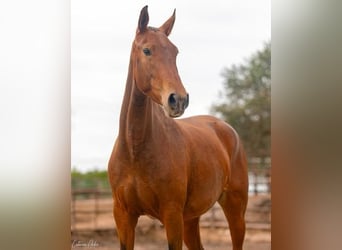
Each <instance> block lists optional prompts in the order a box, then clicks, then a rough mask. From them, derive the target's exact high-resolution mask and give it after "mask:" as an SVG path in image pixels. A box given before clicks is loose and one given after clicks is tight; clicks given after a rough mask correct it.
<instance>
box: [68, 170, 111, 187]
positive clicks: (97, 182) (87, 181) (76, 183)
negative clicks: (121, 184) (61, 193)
mask: <svg viewBox="0 0 342 250" xmlns="http://www.w3.org/2000/svg"><path fill="white" fill-rule="evenodd" d="M71 187H72V188H74V189H78V188H101V189H108V188H109V187H110V185H109V181H108V176H107V171H106V170H103V171H99V170H92V171H88V172H86V173H81V172H80V171H78V170H77V169H76V168H74V169H72V170H71Z"/></svg>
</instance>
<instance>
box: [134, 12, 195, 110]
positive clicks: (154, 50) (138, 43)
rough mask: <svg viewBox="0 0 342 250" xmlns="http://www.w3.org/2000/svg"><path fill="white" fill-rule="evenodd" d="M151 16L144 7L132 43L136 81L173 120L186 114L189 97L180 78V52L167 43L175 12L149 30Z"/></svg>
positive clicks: (140, 88)
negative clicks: (178, 65)
mask: <svg viewBox="0 0 342 250" xmlns="http://www.w3.org/2000/svg"><path fill="white" fill-rule="evenodd" d="M148 21H149V16H148V12H147V6H145V7H144V8H143V9H142V10H141V12H140V17H139V23H138V28H137V32H136V37H135V40H134V43H133V51H132V53H133V54H132V55H133V57H132V59H133V62H132V63H133V73H134V81H135V84H136V86H137V87H138V89H139V90H140V91H141V92H143V93H144V94H145V95H147V96H149V97H150V98H151V99H152V100H153V101H154V102H156V103H158V104H160V105H162V106H163V108H164V110H165V112H166V113H167V114H168V115H169V116H170V117H178V116H181V115H182V114H183V113H184V110H185V109H186V108H187V106H188V104H189V95H188V94H187V92H186V91H185V89H184V86H183V84H182V81H181V79H180V77H179V75H178V70H177V66H176V56H177V54H178V49H177V47H176V46H175V45H173V44H172V43H171V41H170V40H169V39H168V35H169V34H170V33H171V30H172V27H173V24H174V22H175V12H174V13H173V15H172V16H171V17H170V18H169V19H168V20H167V21H166V22H165V23H164V24H163V25H162V26H160V27H159V28H152V27H147V25H148Z"/></svg>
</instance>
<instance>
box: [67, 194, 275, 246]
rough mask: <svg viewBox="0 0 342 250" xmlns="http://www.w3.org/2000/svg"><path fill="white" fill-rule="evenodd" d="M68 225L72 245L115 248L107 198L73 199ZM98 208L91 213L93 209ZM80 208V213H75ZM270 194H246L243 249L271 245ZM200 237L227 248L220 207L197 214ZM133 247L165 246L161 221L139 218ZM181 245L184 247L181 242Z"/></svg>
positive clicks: (112, 222)
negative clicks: (247, 200) (70, 226)
mask: <svg viewBox="0 0 342 250" xmlns="http://www.w3.org/2000/svg"><path fill="white" fill-rule="evenodd" d="M72 205H74V207H73V208H74V209H75V210H76V211H78V212H77V213H76V214H73V213H72V214H73V217H72V228H71V248H72V249H77V248H79V249H82V250H88V249H96V250H112V249H119V242H118V237H117V234H116V231H115V223H114V220H113V216H112V214H111V208H112V201H111V199H101V200H97V201H96V200H80V201H76V203H75V204H72ZM96 208H97V209H98V212H97V214H96V215H95V213H94V209H96ZM80 211H82V213H79V212H80ZM270 211H271V197H270V195H269V194H259V195H256V196H250V197H249V203H248V208H247V213H246V223H247V231H246V236H245V242H244V250H270V249H271V212H270ZM200 226H201V229H200V231H201V239H202V243H203V247H204V248H205V249H206V250H210V249H213V250H223V249H224V250H227V249H231V239H230V235H229V228H228V225H227V222H226V220H225V217H224V215H223V212H222V210H221V208H220V207H219V206H218V205H217V204H215V206H214V207H213V208H212V209H211V210H209V211H208V212H207V213H206V214H204V215H203V216H202V217H201V221H200ZM134 249H136V250H160V249H167V241H166V235H165V230H164V227H163V226H162V224H161V223H160V222H159V221H158V220H155V219H151V218H149V217H147V216H142V217H140V218H139V222H138V225H137V228H136V239H135V248H134ZM183 249H187V248H186V247H185V246H184V247H183Z"/></svg>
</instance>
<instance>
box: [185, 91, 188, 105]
mask: <svg viewBox="0 0 342 250" xmlns="http://www.w3.org/2000/svg"><path fill="white" fill-rule="evenodd" d="M188 106H189V94H186V99H185V108H187V107H188Z"/></svg>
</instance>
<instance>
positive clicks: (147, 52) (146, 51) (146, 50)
mask: <svg viewBox="0 0 342 250" xmlns="http://www.w3.org/2000/svg"><path fill="white" fill-rule="evenodd" d="M143 52H144V54H145V55H146V56H150V55H152V53H151V50H150V49H149V48H144V49H143Z"/></svg>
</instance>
